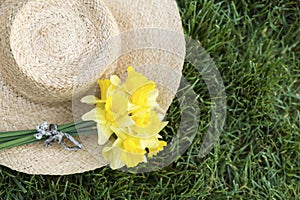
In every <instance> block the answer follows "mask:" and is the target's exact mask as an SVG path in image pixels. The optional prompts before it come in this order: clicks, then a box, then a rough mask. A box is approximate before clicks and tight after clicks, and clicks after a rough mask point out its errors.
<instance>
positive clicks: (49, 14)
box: [0, 0, 119, 103]
mask: <svg viewBox="0 0 300 200" xmlns="http://www.w3.org/2000/svg"><path fill="white" fill-rule="evenodd" d="M4 4H5V2H4ZM3 7H4V8H5V6H2V8H3ZM16 8H17V9H18V10H17V11H16V10H15V9H16ZM4 11H5V12H6V14H3V15H2V16H8V15H9V16H12V17H11V18H6V19H1V20H6V25H7V26H6V29H5V33H4V34H6V38H5V39H4V40H3V41H2V40H1V43H2V44H1V48H2V50H1V53H0V56H1V57H2V58H5V59H1V60H5V61H3V62H2V61H1V64H0V65H1V66H0V67H1V70H2V71H3V74H5V76H6V77H7V82H8V84H10V85H12V86H13V88H14V89H15V90H16V92H18V93H20V94H22V95H23V96H25V97H27V98H29V99H30V100H32V101H34V102H48V103H49V102H50V103H55V102H62V101H68V100H71V98H72V91H73V88H74V87H77V89H78V88H82V90H84V88H85V87H88V86H89V85H91V84H93V83H94V82H95V80H96V79H97V78H99V76H100V75H101V73H103V72H104V71H105V69H106V67H107V66H104V65H103V66H102V67H100V66H99V65H100V60H97V57H96V56H99V54H101V53H103V52H105V50H104V49H103V48H104V47H102V46H101V45H103V43H105V41H107V40H108V39H109V38H110V37H111V36H113V35H116V34H118V33H119V30H118V26H117V23H116V22H115V19H114V17H113V15H112V14H111V13H110V11H109V9H108V8H107V7H106V5H105V4H104V3H103V2H102V1H93V0H76V1H75V0H47V1H38V0H31V1H28V0H27V1H19V2H18V3H17V6H16V7H14V10H12V9H11V10H10V9H9V7H8V9H6V10H4ZM104 46H105V45H104ZM106 48H107V46H106ZM9 49H10V50H11V51H8V50H9ZM1 54H2V55H1ZM105 57H106V56H104V55H102V56H101V63H102V64H103V63H106V61H105ZM87 68H88V69H89V70H86V69H87ZM83 69H85V70H83ZM82 72H85V74H84V75H83V74H81V73H82ZM79 75H80V80H79V78H78V76H79Z"/></svg>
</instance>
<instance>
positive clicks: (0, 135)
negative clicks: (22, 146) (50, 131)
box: [0, 130, 36, 138]
mask: <svg viewBox="0 0 300 200" xmlns="http://www.w3.org/2000/svg"><path fill="white" fill-rule="evenodd" d="M35 132H36V130H23V131H11V132H0V138H8V137H12V136H24V135H29V134H33V133H35Z"/></svg>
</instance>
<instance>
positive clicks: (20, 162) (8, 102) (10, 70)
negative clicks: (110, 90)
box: [0, 0, 185, 175]
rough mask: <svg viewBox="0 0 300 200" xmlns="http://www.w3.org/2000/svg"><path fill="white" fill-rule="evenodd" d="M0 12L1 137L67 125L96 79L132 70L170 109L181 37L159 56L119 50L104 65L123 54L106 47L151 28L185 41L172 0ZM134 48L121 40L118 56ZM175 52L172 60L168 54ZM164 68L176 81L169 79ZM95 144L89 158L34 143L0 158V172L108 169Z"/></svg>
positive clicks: (12, 7) (79, 1)
mask: <svg viewBox="0 0 300 200" xmlns="http://www.w3.org/2000/svg"><path fill="white" fill-rule="evenodd" d="M0 5H1V8H0V29H1V30H0V98H1V102H0V109H1V110H0V118H1V119H2V120H1V122H0V131H13V130H24V129H33V128H34V127H35V126H36V125H38V124H40V123H41V122H42V121H47V122H49V123H57V124H64V123H67V122H72V121H73V115H72V95H74V94H73V89H74V88H76V91H78V92H81V91H82V92H84V90H85V89H86V88H89V87H90V86H92V85H93V84H94V83H95V82H96V80H97V79H99V78H101V77H102V78H104V77H108V76H109V75H111V74H118V75H120V76H123V75H124V74H125V70H126V68H127V66H129V65H131V66H134V67H135V68H137V70H138V71H140V72H144V73H146V74H147V76H148V78H150V79H152V80H154V81H156V82H158V84H159V90H160V94H161V95H160V97H159V102H160V103H161V105H162V107H163V108H164V109H165V110H166V109H167V108H168V106H169V105H170V103H171V101H172V99H173V97H174V95H175V93H176V90H177V87H178V85H179V81H180V76H181V70H182V66H183V59H184V53H185V52H184V50H185V46H184V37H182V38H181V39H182V40H180V41H177V43H178V44H179V46H178V45H177V46H172V47H171V46H170V47H169V46H164V47H163V49H164V50H158V49H142V50H138V51H134V52H126V51H123V50H121V52H125V53H122V54H121V56H120V57H119V59H118V60H115V61H114V62H113V63H111V64H110V65H105V64H104V63H108V62H109V60H110V55H112V54H116V51H120V49H115V44H114V45H112V44H110V43H106V42H107V41H109V39H110V38H113V37H117V36H118V35H119V34H120V33H124V32H126V31H134V30H139V29H143V28H155V29H164V30H170V31H175V32H177V33H178V34H181V35H182V36H183V33H182V28H181V20H180V16H179V13H178V9H177V5H176V2H175V1H174V0H142V1H136V0H113V1H111V0H104V1H100V0H47V1H46V0H42V1H41V0H31V1H28V0H21V1H20V0H18V1H16V0H6V1H4V0H0ZM147 39H150V40H151V39H154V38H147ZM132 45H137V44H135V40H134V39H133V38H126V37H122V41H121V44H120V48H123V47H124V48H126V46H132ZM174 49H176V54H174V53H169V52H174ZM95 55H96V56H95ZM98 55H100V56H98ZM179 55H180V56H179ZM153 63H155V65H153ZM86 66H89V68H88V70H83V69H84V68H85V67H86ZM164 66H168V67H169V68H171V69H172V70H174V71H175V72H177V73H176V75H174V76H172V77H170V76H168V73H167V70H165V71H164V69H163V68H164ZM164 74H165V76H163V75H164ZM94 137H95V136H89V137H88V138H86V139H85V142H86V141H89V140H90V141H91V146H89V152H87V151H86V150H84V149H83V150H80V151H73V152H70V151H65V150H63V149H62V148H61V146H60V145H58V144H56V145H54V146H53V147H51V148H45V147H44V146H43V143H42V142H38V143H36V144H30V145H24V146H20V147H16V148H13V149H8V150H2V151H1V152H0V164H1V165H5V166H7V167H10V168H12V169H14V170H18V171H21V172H25V173H29V174H48V175H64V174H74V173H81V172H85V171H89V170H93V169H96V168H99V167H102V166H104V165H106V164H107V163H105V161H103V160H102V159H101V158H100V159H95V157H96V156H98V155H97V153H98V154H99V156H100V153H99V149H98V147H96V146H95V147H93V145H95V144H94V143H93V142H92V141H96V139H95V138H94ZM93 148H95V149H97V151H96V150H95V152H93V150H92V151H91V149H93ZM91 154H94V155H91Z"/></svg>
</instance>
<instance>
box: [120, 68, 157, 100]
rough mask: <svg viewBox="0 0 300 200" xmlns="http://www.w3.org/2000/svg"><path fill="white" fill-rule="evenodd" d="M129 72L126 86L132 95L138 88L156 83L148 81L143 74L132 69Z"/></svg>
mask: <svg viewBox="0 0 300 200" xmlns="http://www.w3.org/2000/svg"><path fill="white" fill-rule="evenodd" d="M127 72H128V76H127V79H126V82H125V85H126V89H127V90H128V92H129V93H130V94H132V93H133V92H134V91H135V90H137V89H138V88H140V87H142V86H144V85H146V84H149V83H154V82H153V81H150V80H148V79H147V78H146V77H145V76H143V75H142V74H140V73H138V72H136V71H135V70H134V69H133V68H132V67H128V69H127ZM154 84H155V83H154Z"/></svg>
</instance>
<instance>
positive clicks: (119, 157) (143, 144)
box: [81, 67, 168, 169]
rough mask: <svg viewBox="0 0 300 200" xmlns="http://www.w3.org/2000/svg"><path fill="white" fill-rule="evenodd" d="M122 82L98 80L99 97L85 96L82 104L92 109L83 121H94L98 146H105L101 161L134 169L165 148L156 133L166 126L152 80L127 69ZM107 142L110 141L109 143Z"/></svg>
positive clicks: (117, 79)
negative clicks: (92, 107) (90, 106)
mask: <svg viewBox="0 0 300 200" xmlns="http://www.w3.org/2000/svg"><path fill="white" fill-rule="evenodd" d="M127 72H128V76H127V79H126V81H125V82H122V81H121V79H120V78H119V77H118V76H116V75H113V76H111V77H110V80H99V81H98V84H99V86H100V93H101V94H100V95H101V97H95V96H91V95H90V96H86V97H84V98H82V100H81V101H82V102H83V103H86V104H92V105H95V108H94V109H92V110H91V111H90V112H88V113H86V114H84V115H83V116H82V120H84V121H95V122H96V123H97V130H98V144H99V145H105V146H104V148H103V151H102V155H103V157H104V159H106V160H107V161H108V162H109V163H110V167H111V168H112V169H118V168H122V167H124V166H127V167H135V166H136V165H138V164H139V163H141V162H147V156H148V157H152V156H153V155H156V154H157V153H158V152H159V151H161V150H162V149H163V147H164V146H166V145H167V143H166V142H165V141H162V140H161V138H162V137H161V136H160V135H159V132H160V131H161V130H162V129H163V128H164V127H165V126H166V125H167V123H168V122H164V121H163V111H162V109H161V107H160V106H159V105H158V103H157V101H156V99H157V96H158V90H157V89H156V84H155V82H153V81H150V80H148V79H147V78H146V77H144V76H143V75H142V74H140V73H137V72H136V71H135V70H134V69H133V68H132V67H128V69H127ZM110 139H112V140H113V142H108V141H109V140H110Z"/></svg>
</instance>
